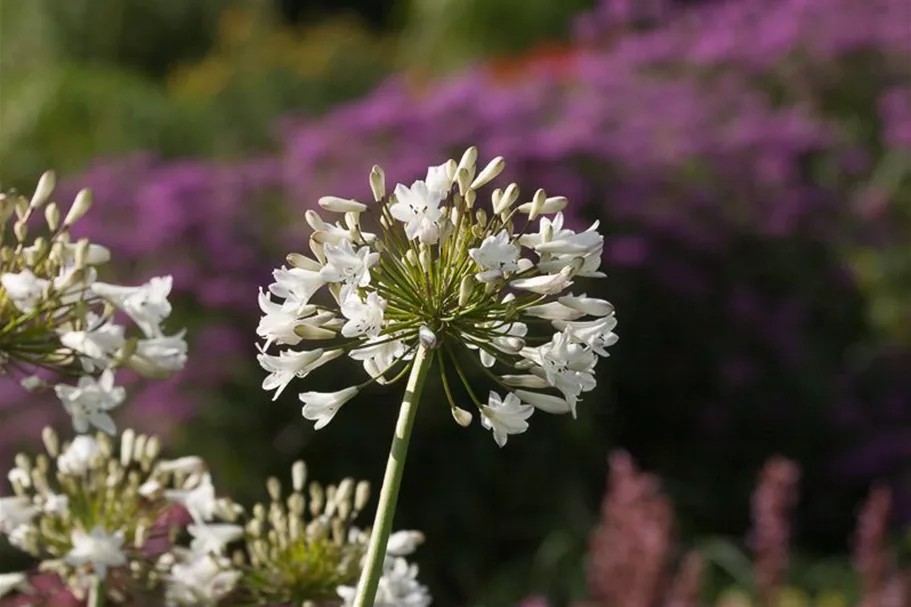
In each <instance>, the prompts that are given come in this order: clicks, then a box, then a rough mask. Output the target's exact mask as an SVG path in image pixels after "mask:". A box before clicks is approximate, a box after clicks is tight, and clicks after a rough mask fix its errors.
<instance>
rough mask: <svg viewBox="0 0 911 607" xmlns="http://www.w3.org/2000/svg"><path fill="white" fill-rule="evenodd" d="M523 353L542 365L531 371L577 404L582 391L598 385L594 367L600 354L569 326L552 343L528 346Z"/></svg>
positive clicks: (571, 402) (572, 403)
mask: <svg viewBox="0 0 911 607" xmlns="http://www.w3.org/2000/svg"><path fill="white" fill-rule="evenodd" d="M522 356H524V357H525V358H527V359H529V360H530V361H532V362H534V363H535V364H537V365H538V367H533V368H532V369H531V372H532V373H534V374H535V375H543V376H544V378H545V379H546V380H547V382H548V383H549V384H550V385H551V386H553V387H555V388H557V389H558V390H560V391H561V392H562V393H563V396H564V397H565V398H566V400H567V401H568V402H569V403H570V405H571V406H572V407H573V417H575V405H576V400H577V398H578V396H579V394H580V393H582V392H588V391H589V390H592V389H594V387H595V383H596V382H595V377H594V368H595V364H596V363H597V357H596V356H595V353H594V352H592V350H591V348H587V347H585V346H583V345H581V344H579V343H576V342H575V340H574V339H573V336H572V333H570V332H569V331H568V330H567V331H563V332H562V333H557V334H556V335H554V337H553V339H551V341H550V342H549V343H546V344H544V345H541V346H538V347H537V348H525V349H524V350H522Z"/></svg>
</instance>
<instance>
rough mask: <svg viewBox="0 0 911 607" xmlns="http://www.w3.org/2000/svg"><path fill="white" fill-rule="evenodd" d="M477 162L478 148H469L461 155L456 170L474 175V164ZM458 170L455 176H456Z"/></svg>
mask: <svg viewBox="0 0 911 607" xmlns="http://www.w3.org/2000/svg"><path fill="white" fill-rule="evenodd" d="M477 161H478V148H476V147H475V146H471V147H470V148H468V149H467V150H465V153H464V154H462V158H461V160H459V165H458V170H461V169H465V170H466V171H469V172H470V174H472V175H474V170H475V163H476V162H477ZM458 170H457V171H456V174H458Z"/></svg>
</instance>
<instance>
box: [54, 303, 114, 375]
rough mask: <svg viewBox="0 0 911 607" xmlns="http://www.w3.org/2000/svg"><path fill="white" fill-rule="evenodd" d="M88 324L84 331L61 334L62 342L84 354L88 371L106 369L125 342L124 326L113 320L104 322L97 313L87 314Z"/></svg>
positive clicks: (84, 365)
mask: <svg viewBox="0 0 911 607" xmlns="http://www.w3.org/2000/svg"><path fill="white" fill-rule="evenodd" d="M86 321H87V323H88V326H87V327H86V330H84V331H66V332H64V333H61V334H60V343H61V344H63V345H64V346H66V347H67V348H70V349H71V350H73V351H74V352H78V353H79V354H81V355H82V358H81V360H82V364H83V368H84V369H85V371H86V372H88V373H91V372H93V371H94V370H95V369H104V368H105V367H107V366H108V364H109V363H110V361H111V359H112V357H113V356H114V354H115V353H116V352H117V350H119V349H120V348H122V347H123V344H124V343H125V341H126V340H125V339H124V336H123V334H124V328H123V326H121V325H118V324H116V323H115V322H113V321H110V320H109V321H108V322H104V321H103V320H102V319H101V318H100V317H98V316H96V315H95V314H88V315H87V316H86Z"/></svg>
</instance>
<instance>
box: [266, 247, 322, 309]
mask: <svg viewBox="0 0 911 607" xmlns="http://www.w3.org/2000/svg"><path fill="white" fill-rule="evenodd" d="M307 261H308V262H309V263H308V264H307V265H308V266H309V267H307V268H286V267H284V266H282V267H281V268H279V269H277V270H273V272H272V277H273V278H274V279H275V282H273V283H272V284H271V285H269V292H270V293H272V294H273V295H275V296H276V297H280V298H282V299H284V300H286V307H287V309H288V310H289V311H294V310H296V309H298V308H300V307H302V306H305V305H307V304H308V303H309V302H310V298H311V297H313V294H314V293H316V292H317V291H319V290H320V288H322V286H323V285H324V284H326V281H325V279H323V277H322V276H321V275H320V265H319V264H318V263H316V262H315V261H313V260H311V259H308V260H307ZM310 264H312V265H310Z"/></svg>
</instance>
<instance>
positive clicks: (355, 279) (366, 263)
mask: <svg viewBox="0 0 911 607" xmlns="http://www.w3.org/2000/svg"><path fill="white" fill-rule="evenodd" d="M323 251H324V252H325V255H326V265H325V266H323V268H322V269H321V270H320V277H321V278H322V279H323V280H325V281H326V282H341V283H344V284H348V285H357V286H359V287H366V286H367V285H369V284H370V268H371V267H373V266H374V265H375V264H376V262H377V261H379V258H380V255H379V253H371V252H370V247H361V248H360V249H358V250H357V251H355V250H354V247H352V246H351V241H349V240H343V241H342V242H340V243H339V244H338V245H332V244H327V245H325V246H324V247H323Z"/></svg>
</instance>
